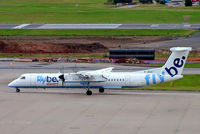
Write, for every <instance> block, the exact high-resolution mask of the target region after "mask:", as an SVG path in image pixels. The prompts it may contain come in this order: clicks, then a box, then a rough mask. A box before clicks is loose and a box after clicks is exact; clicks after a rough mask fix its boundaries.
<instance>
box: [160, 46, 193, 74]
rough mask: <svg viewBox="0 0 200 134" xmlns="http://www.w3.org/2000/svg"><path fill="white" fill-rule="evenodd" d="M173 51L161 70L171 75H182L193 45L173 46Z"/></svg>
mask: <svg viewBox="0 0 200 134" xmlns="http://www.w3.org/2000/svg"><path fill="white" fill-rule="evenodd" d="M170 50H171V51H172V53H171V55H170V56H169V58H168V60H167V62H166V63H165V65H164V66H163V67H162V69H161V72H164V73H165V74H169V75H170V76H171V77H174V76H175V75H181V74H182V72H183V68H184V65H185V62H186V59H187V57H188V54H189V51H191V50H192V48H191V47H173V48H170Z"/></svg>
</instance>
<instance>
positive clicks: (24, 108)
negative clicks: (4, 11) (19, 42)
mask: <svg viewBox="0 0 200 134" xmlns="http://www.w3.org/2000/svg"><path fill="white" fill-rule="evenodd" d="M6 64H7V67H8V62H0V67H1V68H0V74H1V77H0V132H1V133H2V134H13V133H15V134H27V133H28V134H40V133H41V134H44V133H48V134H66V133H67V134H94V133H96V134H111V133H114V134H122V133H123V134H147V133H148V134H158V133H161V134H199V132H200V127H199V124H200V116H199V113H200V93H199V92H172V91H137V90H136V91H132V90H105V93H104V94H100V93H98V90H95V89H93V92H94V94H93V95H92V96H87V95H85V90H84V89H46V90H43V89H28V90H26V89H22V92H20V93H15V91H14V90H13V89H11V88H8V87H7V84H8V83H9V82H10V81H11V80H13V79H14V78H16V77H17V76H19V75H20V74H22V73H26V72H57V70H58V69H56V67H59V65H61V63H60V64H54V63H52V64H45V63H14V66H13V68H9V67H8V68H6ZM65 65H66V64H65ZM67 65H68V66H69V67H70V68H71V67H73V64H67ZM67 65H66V66H67ZM80 66H81V67H82V68H80V69H83V70H84V69H96V68H101V67H106V66H108V64H80ZM120 67H121V70H122V69H128V68H131V67H129V66H128V67H127V66H124V67H123V66H116V68H119V69H120ZM70 68H69V70H68V71H70ZM133 68H134V67H133ZM143 69H144V68H143ZM66 71H67V68H66ZM128 71H129V70H128Z"/></svg>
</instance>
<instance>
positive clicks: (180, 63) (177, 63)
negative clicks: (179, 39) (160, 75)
mask: <svg viewBox="0 0 200 134" xmlns="http://www.w3.org/2000/svg"><path fill="white" fill-rule="evenodd" d="M185 59H186V58H185V56H182V58H176V59H174V62H173V66H172V67H170V68H168V67H165V70H166V72H167V73H168V74H169V75H170V76H171V77H174V76H175V75H177V74H178V70H177V68H181V67H183V65H184V62H185Z"/></svg>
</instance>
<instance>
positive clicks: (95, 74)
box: [76, 67, 114, 79]
mask: <svg viewBox="0 0 200 134" xmlns="http://www.w3.org/2000/svg"><path fill="white" fill-rule="evenodd" d="M113 68H114V67H108V68H104V69H99V70H95V71H79V72H77V73H76V75H77V76H79V77H81V78H82V79H92V78H95V77H99V78H100V77H101V78H103V79H106V78H105V77H104V76H103V74H104V73H109V72H111V71H112V70H113Z"/></svg>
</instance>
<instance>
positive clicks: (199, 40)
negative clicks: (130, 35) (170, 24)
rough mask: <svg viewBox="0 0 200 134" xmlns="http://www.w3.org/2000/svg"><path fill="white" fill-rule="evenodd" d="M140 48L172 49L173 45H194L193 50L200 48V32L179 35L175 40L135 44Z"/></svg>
mask: <svg viewBox="0 0 200 134" xmlns="http://www.w3.org/2000/svg"><path fill="white" fill-rule="evenodd" d="M134 47H139V48H151V49H152V48H154V49H157V48H162V49H170V48H171V47H192V50H200V32H198V33H195V34H193V35H191V36H188V37H179V38H177V39H173V40H167V41H158V42H153V43H146V44H139V45H134Z"/></svg>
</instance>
